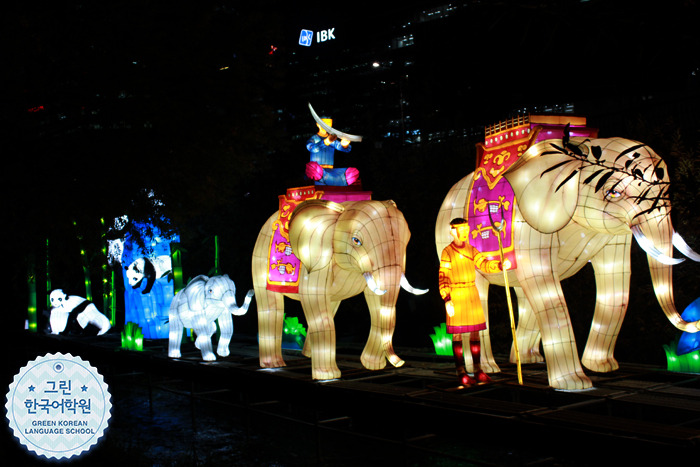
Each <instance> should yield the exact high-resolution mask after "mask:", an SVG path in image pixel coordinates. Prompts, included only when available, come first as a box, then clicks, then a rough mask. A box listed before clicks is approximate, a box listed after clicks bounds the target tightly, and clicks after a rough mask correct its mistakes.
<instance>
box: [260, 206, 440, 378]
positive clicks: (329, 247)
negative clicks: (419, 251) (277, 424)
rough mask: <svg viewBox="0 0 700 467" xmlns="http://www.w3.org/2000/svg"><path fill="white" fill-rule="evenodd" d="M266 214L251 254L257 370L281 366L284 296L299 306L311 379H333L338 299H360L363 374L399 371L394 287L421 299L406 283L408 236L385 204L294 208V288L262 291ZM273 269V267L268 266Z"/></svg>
mask: <svg viewBox="0 0 700 467" xmlns="http://www.w3.org/2000/svg"><path fill="white" fill-rule="evenodd" d="M279 215H280V213H279V212H277V213H275V214H273V215H272V216H271V217H270V218H269V219H268V221H267V222H266V223H265V225H264V226H263V227H262V229H261V231H260V234H259V236H258V239H257V242H256V244H255V249H254V252H253V265H252V269H253V285H254V288H255V295H256V301H257V307H258V326H259V330H258V339H259V348H260V366H262V367H263V368H277V367H282V366H284V365H285V362H284V359H283V358H282V353H281V344H282V324H283V319H284V297H289V298H292V299H294V300H299V301H300V302H301V305H302V308H303V310H304V314H305V316H306V321H307V324H308V331H307V336H306V340H305V342H304V349H303V354H304V355H306V356H309V357H311V372H312V377H313V379H319V380H325V379H333V378H339V377H340V375H341V372H340V369H339V368H338V365H337V363H336V354H335V352H336V335H335V325H334V317H335V313H336V311H337V310H338V307H339V306H340V303H341V301H342V300H344V299H346V298H349V297H353V296H355V295H358V294H360V293H362V292H364V293H365V298H366V301H367V306H368V309H369V313H370V318H371V329H370V332H369V338H368V339H367V343H366V345H365V348H364V350H363V352H362V356H361V361H362V364H363V365H364V366H365V367H366V368H368V369H371V370H378V369H381V368H384V367H385V366H386V361H387V360H388V361H389V362H390V363H391V364H392V365H394V366H397V367H398V366H401V365H403V363H404V362H403V360H401V358H399V357H398V355H396V353H395V352H394V349H393V345H392V337H393V333H394V329H395V326H396V300H397V297H398V293H399V289H400V288H401V287H403V288H404V289H406V290H408V291H409V292H412V293H415V294H421V293H425V292H427V291H426V290H417V289H414V288H413V287H411V286H410V285H409V283H408V281H407V280H406V278H405V276H404V273H405V265H406V245H407V244H408V241H409V238H410V235H411V234H410V231H409V229H408V225H407V224H406V220H405V219H404V216H403V214H402V213H401V211H400V210H399V209H398V208H397V207H396V204H395V203H394V202H393V201H375V200H363V201H354V202H343V203H336V202H333V201H328V200H318V199H312V200H307V201H303V202H301V203H300V204H299V205H298V206H297V207H296V208H295V209H294V211H293V213H292V215H291V217H290V219H289V225H288V238H289V246H290V248H291V250H292V251H293V252H294V253H295V255H296V256H297V257H298V258H299V261H300V264H299V270H298V272H299V275H298V278H297V279H296V280H295V284H296V289H288V290H286V291H285V290H284V289H280V288H279V287H276V286H270V285H269V277H270V274H271V272H274V269H275V268H274V267H271V264H270V252H271V251H274V249H271V248H270V245H271V244H272V242H273V232H274V231H275V228H274V223H275V222H277V220H278V219H279V217H280V216H279ZM272 266H274V265H272Z"/></svg>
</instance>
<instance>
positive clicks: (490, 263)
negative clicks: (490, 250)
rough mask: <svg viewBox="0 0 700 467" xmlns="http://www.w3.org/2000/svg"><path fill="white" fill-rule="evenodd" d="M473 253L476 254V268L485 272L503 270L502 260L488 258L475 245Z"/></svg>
mask: <svg viewBox="0 0 700 467" xmlns="http://www.w3.org/2000/svg"><path fill="white" fill-rule="evenodd" d="M472 253H473V254H474V266H476V269H480V270H482V271H485V272H501V262H500V261H499V260H497V259H488V257H487V256H485V255H483V254H481V253H480V252H479V251H477V249H476V248H474V247H473V246H472Z"/></svg>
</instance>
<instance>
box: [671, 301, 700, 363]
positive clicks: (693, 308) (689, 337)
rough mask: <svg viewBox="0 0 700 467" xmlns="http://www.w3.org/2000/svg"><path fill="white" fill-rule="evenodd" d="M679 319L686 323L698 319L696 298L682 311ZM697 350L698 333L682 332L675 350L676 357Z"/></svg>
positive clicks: (698, 308)
mask: <svg viewBox="0 0 700 467" xmlns="http://www.w3.org/2000/svg"><path fill="white" fill-rule="evenodd" d="M681 318H683V319H684V320H685V321H688V322H690V321H697V320H698V319H700V298H696V299H695V301H693V303H691V304H690V305H688V306H687V307H686V308H685V310H683V313H682V314H681ZM698 349H700V332H684V333H683V334H681V337H680V339H679V340H678V348H677V349H676V353H677V354H678V355H685V354H687V353H690V352H693V351H695V350H698Z"/></svg>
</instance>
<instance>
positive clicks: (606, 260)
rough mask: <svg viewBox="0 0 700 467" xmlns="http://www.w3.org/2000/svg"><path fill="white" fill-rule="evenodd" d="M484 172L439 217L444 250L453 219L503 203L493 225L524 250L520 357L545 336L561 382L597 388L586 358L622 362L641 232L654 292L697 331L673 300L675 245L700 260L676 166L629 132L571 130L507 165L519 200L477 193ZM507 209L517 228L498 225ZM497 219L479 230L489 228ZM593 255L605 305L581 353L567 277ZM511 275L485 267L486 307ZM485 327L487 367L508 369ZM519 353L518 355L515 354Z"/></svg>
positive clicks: (525, 358)
mask: <svg viewBox="0 0 700 467" xmlns="http://www.w3.org/2000/svg"><path fill="white" fill-rule="evenodd" d="M484 176H485V175H484V174H483V173H479V172H475V173H474V174H470V175H468V176H466V177H465V178H463V179H462V180H460V181H459V182H457V184H456V185H454V186H453V187H452V189H451V190H450V191H449V193H448V194H447V197H446V198H445V201H444V202H443V204H442V207H441V210H440V213H439V215H438V220H437V225H436V247H437V251H438V254H439V253H440V252H441V251H442V249H443V248H444V247H445V246H446V245H447V244H448V243H449V242H450V240H451V239H450V236H449V221H450V219H452V218H453V217H458V216H463V217H468V216H470V215H472V216H473V215H474V214H475V213H477V211H478V210H479V209H481V210H483V209H482V208H481V207H486V208H487V207H488V206H489V205H491V204H493V205H495V206H497V207H496V209H494V210H493V214H492V217H493V222H494V224H493V225H494V226H496V228H493V229H490V230H491V232H489V233H490V234H491V235H500V236H506V235H507V238H505V239H503V240H504V242H503V243H504V244H507V245H512V246H511V247H510V249H511V251H514V252H515V256H514V258H515V260H516V264H515V265H514V269H513V270H511V271H509V272H508V282H509V283H510V285H511V286H513V287H515V291H516V295H517V297H518V311H519V320H518V328H517V343H518V348H519V351H520V357H521V361H522V362H523V363H531V362H537V361H542V356H541V354H540V351H539V345H540V339H541V342H542V346H543V348H544V357H545V358H546V361H547V370H548V376H549V383H550V385H551V386H552V387H554V388H558V389H570V390H573V389H585V388H589V387H591V386H592V384H591V380H590V379H589V378H588V377H587V376H586V375H585V374H584V372H583V370H582V368H581V362H583V364H584V365H585V366H586V367H587V368H589V369H591V370H593V371H597V372H609V371H613V370H616V369H617V368H618V363H617V361H616V360H615V358H614V357H613V350H614V348H615V342H616V341H617V336H618V333H619V330H620V326H621V325H622V321H623V318H624V316H625V311H626V308H627V303H628V298H629V293H630V274H631V269H630V245H631V242H632V237H634V238H635V239H636V240H637V242H638V243H639V245H640V246H641V247H642V248H643V249H644V250H645V251H646V252H647V256H648V260H649V269H650V271H651V278H652V282H653V285H654V291H655V293H656V297H657V299H658V301H659V304H660V305H661V308H662V309H663V311H664V313H665V314H666V315H667V317H668V319H669V320H670V321H671V323H672V324H673V325H674V326H676V327H677V328H678V329H680V330H682V331H688V332H697V331H698V322H697V321H694V322H686V321H684V320H683V319H682V318H681V316H680V314H679V313H678V311H677V310H676V307H675V305H674V300H673V284H672V277H671V265H672V264H674V263H676V262H679V261H682V260H681V259H673V258H672V257H671V256H672V250H673V246H676V248H678V249H679V251H681V252H682V253H684V254H685V255H686V256H688V257H690V258H692V259H694V260H696V261H697V260H698V259H700V258H699V257H698V255H697V254H695V253H694V252H693V251H692V250H690V248H689V247H688V246H687V245H686V244H685V242H683V240H682V239H681V237H680V236H679V235H678V234H677V233H675V231H674V229H673V226H672V225H671V217H670V215H669V212H670V209H671V206H670V202H669V197H668V189H669V178H668V173H667V170H666V166H665V164H664V162H663V160H662V159H661V158H660V157H659V156H658V155H657V154H656V153H655V152H654V151H652V150H651V149H650V148H648V147H647V146H645V145H644V144H641V143H638V142H636V141H630V140H627V139H623V138H609V139H582V138H571V139H569V138H568V137H567V136H566V135H565V137H564V139H563V140H546V141H542V142H540V143H537V144H535V145H533V146H532V147H531V148H530V149H528V150H527V151H526V152H525V153H523V154H522V156H521V157H520V158H519V159H518V160H517V162H515V163H514V164H513V165H511V166H510V167H509V168H508V169H506V170H505V172H504V173H503V176H504V177H505V179H506V180H507V181H508V182H509V184H510V186H511V187H512V190H513V193H514V195H515V203H514V204H508V203H504V202H503V200H502V199H501V200H500V201H499V197H498V196H496V197H495V198H493V199H492V198H489V195H488V194H486V193H475V192H474V191H473V190H472V186H474V185H475V184H476V182H477V179H478V177H484ZM501 198H503V197H502V196H501ZM508 211H511V215H512V217H511V219H512V221H511V223H512V224H511V227H512V230H508V226H507V225H506V229H503V231H501V229H500V228H498V227H500V225H496V223H497V222H499V221H501V220H502V219H503V218H505V216H506V215H507V214H503V213H507V212H508ZM487 219H488V218H487ZM488 223H489V221H488V220H487V221H485V222H484V224H486V225H481V226H480V227H479V229H481V230H489V225H488ZM479 229H475V230H477V232H479ZM506 232H508V233H507V234H506ZM479 233H481V232H479ZM504 234H506V235H504ZM472 240H474V239H472ZM496 254H498V253H496ZM588 262H590V263H591V264H592V266H593V270H594V273H595V284H596V307H595V312H594V315H593V323H592V325H591V329H590V334H589V337H588V342H587V344H586V348H585V350H584V352H583V358H582V359H581V361H579V356H578V351H577V348H576V342H575V340H574V333H573V330H572V326H571V319H570V317H569V311H568V308H567V306H566V302H565V300H564V295H563V292H562V288H561V284H560V281H561V280H562V279H566V278H568V277H570V276H572V275H574V274H576V273H577V272H578V271H580V270H581V268H583V267H584V266H585V265H586V264H587V263H588ZM504 281H505V280H504V275H503V273H502V272H500V271H479V274H477V277H476V284H477V287H478V288H479V294H480V296H481V299H482V306H483V308H484V310H487V309H488V286H489V284H495V285H501V286H503V285H504ZM482 332H483V334H482V337H483V338H485V343H484V356H483V357H484V358H482V362H481V363H482V367H485V368H488V370H487V371H491V372H494V371H499V370H498V366H497V365H496V363H495V362H494V360H493V355H492V353H491V350H490V348H488V350H487V349H486V347H490V341H489V340H488V331H482ZM511 360H512V361H514V360H515V355H514V353H513V352H511Z"/></svg>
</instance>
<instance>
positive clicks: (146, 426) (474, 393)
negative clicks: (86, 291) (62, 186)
mask: <svg viewBox="0 0 700 467" xmlns="http://www.w3.org/2000/svg"><path fill="white" fill-rule="evenodd" d="M9 342H11V347H10V349H11V350H10V351H9V353H8V354H7V358H6V359H4V363H3V364H4V368H3V376H4V377H5V380H6V381H5V391H6V392H5V393H7V386H8V385H9V383H10V382H11V381H12V377H13V376H14V374H16V373H17V372H18V371H19V369H20V368H21V367H22V366H24V365H26V364H27V362H28V361H29V360H31V359H34V358H36V357H37V356H40V355H44V354H46V353H57V352H61V353H71V354H72V355H79V356H80V357H81V358H83V359H84V360H88V361H89V362H90V363H91V365H93V366H94V367H96V368H97V369H98V371H99V372H100V373H101V374H102V375H103V376H104V377H105V381H106V383H107V384H108V385H109V388H110V394H111V395H112V404H113V409H112V418H111V419H110V427H109V428H108V430H107V432H106V434H105V437H104V438H103V439H102V440H101V441H100V443H99V444H98V446H97V447H95V448H93V450H92V451H90V452H89V453H87V454H85V455H83V456H82V457H81V458H80V459H77V460H75V461H72V462H69V463H68V465H101V466H107V465H129V466H131V467H134V466H141V465H154V466H155V465H158V466H161V465H162V466H171V465H172V466H175V465H177V466H186V465H217V466H221V465H275V466H285V465H294V466H296V465H334V466H335V465H415V466H423V465H430V466H433V465H572V466H573V465H576V466H580V465H593V464H596V465H600V464H601V463H602V464H605V465H611V464H614V463H618V462H619V463H624V464H625V465H629V464H632V463H633V462H641V463H642V465H649V464H650V463H651V462H653V461H663V460H666V461H668V460H671V461H673V460H674V459H676V460H680V459H683V458H693V459H695V458H696V457H697V456H698V455H700V375H696V374H682V373H670V372H667V371H665V370H663V369H660V368H653V367H647V366H641V365H630V364H624V363H621V369H620V370H618V371H616V372H613V373H609V374H596V373H591V372H587V374H589V375H590V376H591V378H592V380H593V383H594V386H595V387H594V388H593V389H590V390H586V391H576V392H566V391H556V390H553V389H552V388H550V387H548V384H547V374H546V368H545V366H544V364H537V365H525V366H524V367H523V380H524V384H523V385H522V386H521V385H518V383H517V372H516V367H515V366H514V365H511V364H508V363H504V361H505V359H499V358H497V361H498V363H499V365H500V366H501V370H502V372H501V373H498V374H494V375H492V378H493V384H490V385H483V386H477V387H471V388H462V387H458V386H457V385H456V384H455V379H456V378H455V377H454V371H453V364H452V359H451V358H448V357H438V356H436V355H434V354H431V352H430V351H429V349H419V350H416V349H401V348H399V349H397V353H398V354H399V355H400V356H401V357H402V358H403V359H404V360H405V361H406V364H405V365H404V366H403V367H401V368H391V367H388V368H386V369H385V370H381V371H368V370H366V369H364V368H362V366H361V364H360V362H359V356H360V353H361V347H360V346H356V345H344V344H343V343H339V346H338V365H339V366H340V368H341V370H342V372H343V376H342V378H341V379H339V380H333V381H327V382H317V381H313V380H312V379H311V368H310V361H309V360H308V359H307V358H305V357H303V356H301V355H300V352H299V351H294V350H285V351H284V352H285V360H286V362H287V367H285V368H282V369H275V370H268V369H261V368H260V367H259V365H258V349H257V342H256V340H255V338H254V337H246V336H234V340H233V342H232V343H231V355H230V356H229V357H226V358H219V360H217V361H216V362H202V361H201V356H200V353H199V351H198V350H196V349H195V348H194V346H193V345H192V344H190V343H186V344H184V345H183V357H182V358H181V359H178V360H173V359H169V358H168V357H167V341H164V340H159V341H147V342H146V349H145V351H144V352H131V351H126V350H122V349H121V348H120V340H119V336H118V335H117V334H116V333H115V334H109V335H107V336H102V337H94V338H64V337H54V336H46V335H37V334H28V333H27V334H25V333H21V334H18V335H14V336H11V338H10V339H9ZM0 447H2V452H3V453H6V454H3V455H7V456H10V455H12V456H17V459H18V461H17V462H18V463H16V464H12V465H35V464H37V465H47V463H46V462H44V461H37V462H34V457H33V456H32V455H31V454H27V453H25V452H23V448H21V447H20V446H19V445H18V444H17V443H16V442H15V440H14V439H13V438H12V436H11V435H10V434H9V430H8V429H7V426H6V427H5V433H4V436H3V441H2V444H0ZM64 463H65V462H64Z"/></svg>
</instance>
